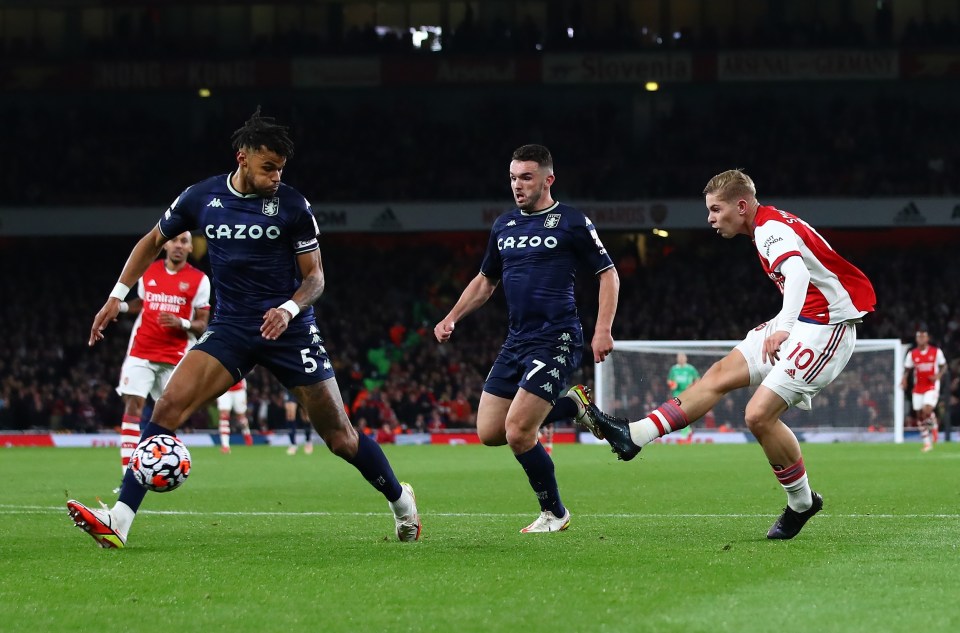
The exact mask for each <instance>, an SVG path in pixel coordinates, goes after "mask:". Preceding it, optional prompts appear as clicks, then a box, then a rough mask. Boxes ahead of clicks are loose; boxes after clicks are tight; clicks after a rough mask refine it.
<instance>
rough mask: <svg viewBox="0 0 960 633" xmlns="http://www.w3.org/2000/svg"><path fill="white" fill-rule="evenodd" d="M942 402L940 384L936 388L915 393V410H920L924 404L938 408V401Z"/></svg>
mask: <svg viewBox="0 0 960 633" xmlns="http://www.w3.org/2000/svg"><path fill="white" fill-rule="evenodd" d="M938 402H940V386H939V385H938V386H937V388H936V389H931V390H930V391H924V392H923V393H915V394H913V410H914V411H919V410H921V409H923V407H924V406H931V407H933V408H934V409H936V408H937V403H938Z"/></svg>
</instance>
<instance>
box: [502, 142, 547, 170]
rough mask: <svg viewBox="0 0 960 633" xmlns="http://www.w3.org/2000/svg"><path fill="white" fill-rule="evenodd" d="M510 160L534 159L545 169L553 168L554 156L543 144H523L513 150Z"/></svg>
mask: <svg viewBox="0 0 960 633" xmlns="http://www.w3.org/2000/svg"><path fill="white" fill-rule="evenodd" d="M510 160H519V161H526V160H532V161H533V162H535V163H537V164H538V165H540V167H543V168H545V169H553V156H551V155H550V150H548V149H547V148H546V147H544V146H543V145H521V146H520V147H518V148H517V149H515V150H513V156H511V157H510Z"/></svg>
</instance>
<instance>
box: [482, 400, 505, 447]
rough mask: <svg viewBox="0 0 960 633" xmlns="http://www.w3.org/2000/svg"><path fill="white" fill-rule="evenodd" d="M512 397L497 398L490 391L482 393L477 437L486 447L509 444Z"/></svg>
mask: <svg viewBox="0 0 960 633" xmlns="http://www.w3.org/2000/svg"><path fill="white" fill-rule="evenodd" d="M511 402H513V398H512V397H505V396H496V395H494V394H492V393H490V392H489V391H483V392H481V393H480V403H479V404H478V405H477V437H479V438H480V442H482V443H483V445H484V446H504V445H506V443H507V427H506V420H507V411H509V410H510V403H511Z"/></svg>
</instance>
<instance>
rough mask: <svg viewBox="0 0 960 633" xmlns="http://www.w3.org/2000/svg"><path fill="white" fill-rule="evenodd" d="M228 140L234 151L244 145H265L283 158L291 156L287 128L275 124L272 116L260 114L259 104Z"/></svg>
mask: <svg viewBox="0 0 960 633" xmlns="http://www.w3.org/2000/svg"><path fill="white" fill-rule="evenodd" d="M230 140H231V142H232V143H233V149H234V150H236V151H240V150H241V149H242V148H244V147H247V148H251V149H260V147H266V148H267V149H268V150H270V151H271V152H276V153H277V154H279V155H280V156H282V157H284V158H290V157H291V156H293V141H292V140H291V139H290V130H289V128H287V127H286V126H285V125H279V124H277V123H276V121H275V119H274V118H273V117H269V116H260V106H257V110H256V111H255V112H254V113H253V114H251V115H250V118H249V119H247V121H246V123H244V124H243V127H241V128H239V129H238V130H236V131H235V132H234V133H233V136H231V137H230Z"/></svg>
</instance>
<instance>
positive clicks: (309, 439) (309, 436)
mask: <svg viewBox="0 0 960 633" xmlns="http://www.w3.org/2000/svg"><path fill="white" fill-rule="evenodd" d="M296 415H297V418H298V419H299V420H300V421H302V422H303V454H304V455H313V425H312V424H311V423H310V420H309V417H310V416H308V415H307V413H306V411H304V409H303V407H300V406H298V407H297V411H296Z"/></svg>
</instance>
